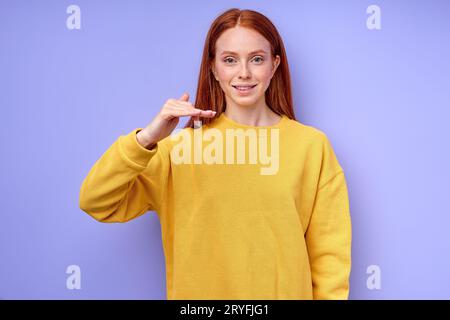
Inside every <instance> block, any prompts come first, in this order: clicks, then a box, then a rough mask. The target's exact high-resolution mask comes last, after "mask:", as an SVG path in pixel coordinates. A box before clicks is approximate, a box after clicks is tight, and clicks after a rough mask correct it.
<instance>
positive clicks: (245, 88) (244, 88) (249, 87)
mask: <svg viewBox="0 0 450 320" xmlns="http://www.w3.org/2000/svg"><path fill="white" fill-rule="evenodd" d="M234 87H235V88H236V89H239V90H249V89H251V88H252V87H253V86H245V87H243V86H234Z"/></svg>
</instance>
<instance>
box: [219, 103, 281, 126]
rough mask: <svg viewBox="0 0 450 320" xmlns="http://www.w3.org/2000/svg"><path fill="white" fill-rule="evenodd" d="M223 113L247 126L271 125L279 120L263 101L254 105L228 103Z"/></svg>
mask: <svg viewBox="0 0 450 320" xmlns="http://www.w3.org/2000/svg"><path fill="white" fill-rule="evenodd" d="M224 113H225V115H226V116H227V117H228V118H229V119H231V120H233V121H236V122H238V123H241V124H245V125H248V126H271V125H274V124H276V123H278V121H280V116H279V115H278V114H276V113H275V112H273V111H272V110H271V109H270V108H269V107H268V106H267V104H266V103H265V102H264V103H263V104H262V105H254V106H242V105H237V104H230V105H227V107H226V109H225V111H224Z"/></svg>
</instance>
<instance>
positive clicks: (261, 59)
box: [255, 57, 264, 62]
mask: <svg viewBox="0 0 450 320" xmlns="http://www.w3.org/2000/svg"><path fill="white" fill-rule="evenodd" d="M257 59H260V62H263V61H264V58H263V57H255V60H257Z"/></svg>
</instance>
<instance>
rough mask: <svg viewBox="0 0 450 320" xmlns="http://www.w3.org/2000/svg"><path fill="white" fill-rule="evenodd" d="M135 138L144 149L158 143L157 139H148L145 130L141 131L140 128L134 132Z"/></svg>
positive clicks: (151, 147)
mask: <svg viewBox="0 0 450 320" xmlns="http://www.w3.org/2000/svg"><path fill="white" fill-rule="evenodd" d="M136 140H137V142H138V143H139V144H140V145H141V146H143V147H144V148H146V149H149V150H150V149H153V148H154V147H155V146H156V144H157V143H158V142H157V141H153V140H152V139H149V137H148V136H146V135H145V132H143V131H142V130H139V131H138V132H137V134H136Z"/></svg>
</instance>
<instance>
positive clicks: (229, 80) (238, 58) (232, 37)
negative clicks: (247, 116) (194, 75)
mask: <svg viewBox="0 0 450 320" xmlns="http://www.w3.org/2000/svg"><path fill="white" fill-rule="evenodd" d="M261 50H262V51H261ZM279 64H280V56H278V55H277V56H276V57H275V58H273V57H272V56H271V50H270V43H269V42H268V41H267V40H266V39H265V38H264V37H263V36H261V35H260V34H259V33H258V32H256V31H254V30H252V29H248V28H243V27H239V26H237V27H235V28H231V29H228V30H226V31H225V32H224V33H222V35H221V36H220V37H219V38H218V39H217V42H216V58H215V60H214V62H213V63H212V65H211V68H212V71H213V73H214V76H215V78H216V80H217V81H219V84H220V87H221V88H222V90H223V92H224V93H225V98H226V102H227V106H228V105H230V104H235V105H240V106H259V105H261V104H265V95H264V93H265V91H266V89H267V88H268V87H269V85H270V81H271V79H272V77H273V75H274V74H275V71H276V69H277V67H278V65H279ZM237 85H252V86H253V85H255V87H254V88H252V89H250V90H245V91H244V90H239V89H237V88H235V86H237Z"/></svg>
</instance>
